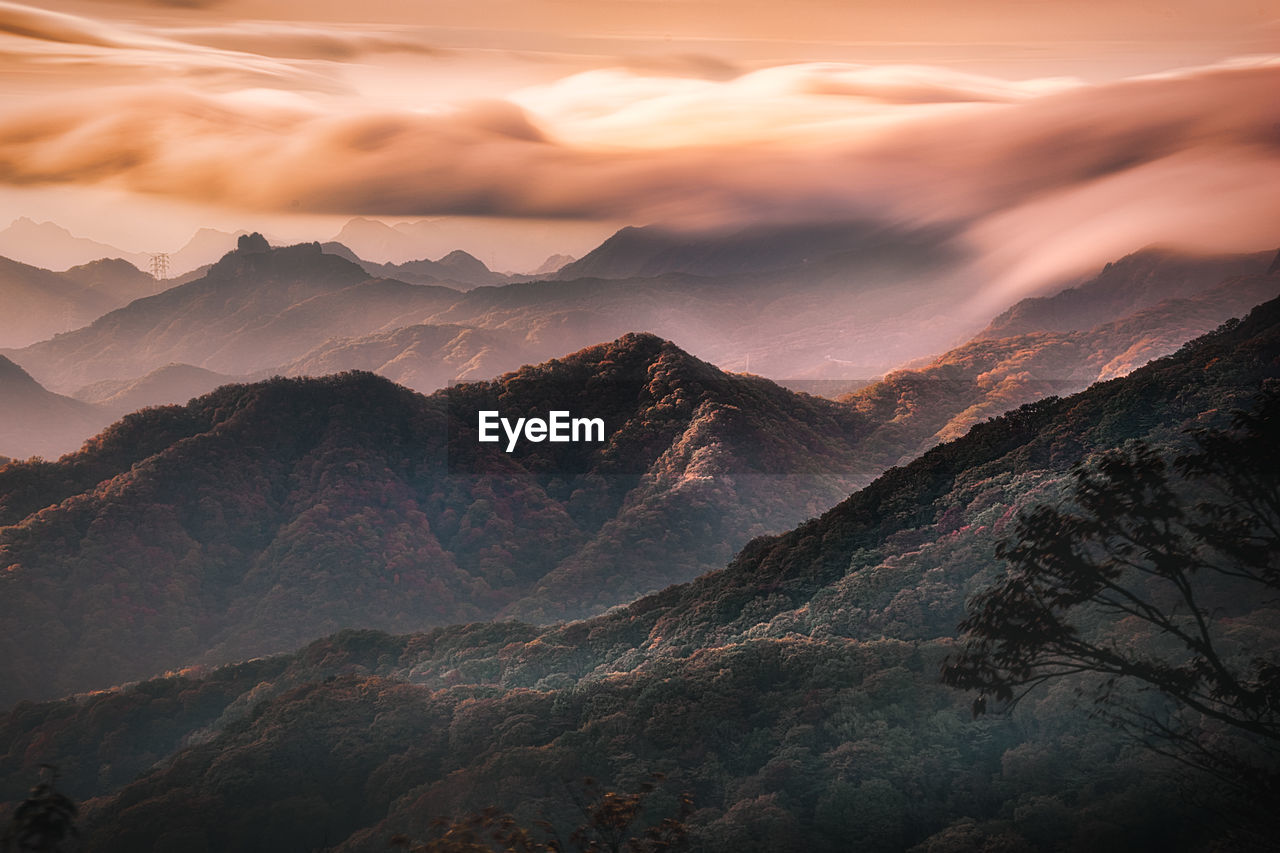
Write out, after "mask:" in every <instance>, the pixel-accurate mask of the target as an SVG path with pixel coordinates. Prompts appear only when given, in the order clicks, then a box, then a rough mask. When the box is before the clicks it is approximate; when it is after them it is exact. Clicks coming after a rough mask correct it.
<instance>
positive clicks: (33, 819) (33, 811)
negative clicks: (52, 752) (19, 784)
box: [0, 764, 78, 853]
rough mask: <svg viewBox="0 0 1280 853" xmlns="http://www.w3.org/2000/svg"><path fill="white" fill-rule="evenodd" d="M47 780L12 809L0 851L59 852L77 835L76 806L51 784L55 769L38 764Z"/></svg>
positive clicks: (54, 777) (7, 852)
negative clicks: (47, 775)
mask: <svg viewBox="0 0 1280 853" xmlns="http://www.w3.org/2000/svg"><path fill="white" fill-rule="evenodd" d="M41 767H42V768H43V769H44V770H45V771H47V772H48V774H49V781H47V782H41V783H40V784H38V785H36V786H35V787H34V788H32V789H31V793H30V794H29V795H28V796H27V798H26V799H25V800H23V801H22V802H21V803H19V804H18V807H17V808H16V809H14V812H13V816H12V818H11V819H10V821H9V827H8V829H7V830H6V832H5V834H4V837H3V841H2V844H0V849H3V850H4V851H6V853H9V851H12V853H58V851H62V850H65V849H67V848H66V844H67V843H68V841H69V840H70V839H72V838H75V837H76V835H78V833H77V832H76V828H75V818H76V804H75V803H73V802H72V801H71V800H70V799H69V798H68V797H66V796H65V795H63V794H60V793H59V792H58V791H57V789H56V788H54V783H55V782H57V780H58V771H57V768H56V767H53V766H52V765H49V764H44V765H41Z"/></svg>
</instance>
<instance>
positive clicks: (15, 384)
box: [0, 356, 111, 459]
mask: <svg viewBox="0 0 1280 853" xmlns="http://www.w3.org/2000/svg"><path fill="white" fill-rule="evenodd" d="M110 421H111V416H110V415H109V414H108V413H107V412H105V411H103V410H101V409H98V408H96V407H94V406H91V405H88V404H86V403H82V402H80V401H79V400H73V399H71V398H70V397H63V396H61V395H59V394H53V393H51V392H49V391H47V390H45V389H44V388H43V387H41V386H40V383H38V382H36V381H35V380H34V379H32V378H31V376H30V375H29V374H28V373H27V372H26V371H25V370H23V369H22V368H21V367H19V366H18V365H16V364H14V363H13V362H12V361H10V360H9V359H7V358H5V357H3V356H0V454H3V455H5V456H8V457H10V458H14V459H24V458H26V457H28V456H43V457H47V458H52V459H56V458H57V457H59V456H61V455H62V454H63V453H65V452H66V451H67V450H69V449H71V448H73V447H78V446H79V445H80V443H81V442H82V441H83V440H84V437H85V436H86V435H91V434H93V433H96V432H97V431H98V430H100V429H102V428H103V427H104V426H106V425H107V424H108V423H110Z"/></svg>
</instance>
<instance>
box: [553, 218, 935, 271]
mask: <svg viewBox="0 0 1280 853" xmlns="http://www.w3.org/2000/svg"><path fill="white" fill-rule="evenodd" d="M932 237H933V239H932V240H931V241H929V242H933V243H934V244H939V243H941V242H943V241H944V239H945V238H944V237H943V235H941V234H935V235H932ZM922 242H925V241H924V240H923V239H922V236H921V235H910V234H901V233H896V232H894V231H892V230H890V229H886V228H884V227H883V226H874V225H866V224H862V223H834V224H822V225H796V226H785V227H783V226H754V227H750V228H744V229H739V230H728V231H724V230H721V231H710V232H705V233H686V232H679V231H672V230H669V229H666V228H661V227H658V226H652V225H651V226H645V227H642V228H637V227H634V226H629V227H627V228H623V229H622V230H620V231H618V232H617V233H616V234H614V235H613V236H612V237H610V238H609V239H608V240H605V241H604V243H602V244H601V245H600V246H599V247H597V248H596V249H594V250H593V251H591V252H589V253H587V254H586V255H585V256H583V257H582V258H580V259H579V260H576V261H574V262H572V263H570V264H566V265H565V266H563V267H561V268H560V269H559V270H558V271H557V277H558V278H562V279H565V280H572V279H575V278H649V277H653V276H659V275H662V274H664V273H684V274H687V275H697V276H709V277H722V276H740V275H751V276H754V275H758V274H760V273H768V272H774V271H778V270H784V269H791V268H795V267H803V266H806V265H809V264H815V263H817V262H818V261H820V260H823V259H825V258H830V257H832V256H838V255H842V254H848V253H850V252H862V253H867V252H872V251H874V252H876V253H877V254H881V255H890V254H893V253H895V252H902V251H910V247H912V246H918V245H919V244H920V243H922Z"/></svg>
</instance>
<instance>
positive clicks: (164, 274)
mask: <svg viewBox="0 0 1280 853" xmlns="http://www.w3.org/2000/svg"><path fill="white" fill-rule="evenodd" d="M151 277H152V278H154V279H155V280H156V283H157V284H159V283H160V282H162V281H164V280H165V279H167V278H168V277H169V254H168V252H156V253H155V254H154V255H152V256H151Z"/></svg>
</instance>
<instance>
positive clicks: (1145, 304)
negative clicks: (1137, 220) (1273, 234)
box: [979, 248, 1275, 338]
mask: <svg viewBox="0 0 1280 853" xmlns="http://www.w3.org/2000/svg"><path fill="white" fill-rule="evenodd" d="M1274 257H1275V255H1274V254H1272V253H1266V252H1262V253H1257V254H1252V255H1219V256H1211V257H1199V256H1188V255H1184V254H1180V253H1178V252H1173V251H1169V250H1163V249H1158V248H1151V249H1145V250H1143V251H1141V252H1135V253H1134V254H1131V255H1126V256H1125V257H1123V258H1121V259H1120V260H1118V261H1115V262H1114V263H1109V264H1107V265H1106V267H1105V268H1104V269H1103V270H1102V272H1100V273H1099V274H1098V275H1096V276H1094V277H1093V278H1091V279H1089V280H1088V281H1086V282H1084V283H1082V284H1080V285H1078V286H1076V287H1071V288H1067V289H1066V290H1063V291H1061V292H1059V293H1056V294H1053V295H1051V296H1041V297H1034V298H1031V299H1023V300H1022V301H1020V302H1018V303H1017V304H1015V305H1014V306H1013V307H1011V308H1010V309H1009V310H1008V311H1005V312H1004V313H1003V314H1001V315H999V316H998V317H996V318H995V319H994V320H992V321H991V323H990V325H989V326H988V327H987V328H986V329H985V330H984V331H983V332H982V333H981V334H980V335H979V337H984V338H1000V337H1008V336H1010V335H1019V334H1023V333H1026V332H1041V331H1044V332H1072V331H1083V330H1085V329H1090V328H1092V327H1094V326H1097V325H1100V324H1102V323H1106V322H1109V321H1111V320H1116V319H1119V318H1121V317H1124V316H1126V315H1128V314H1132V313H1133V312H1135V311H1140V310H1142V309H1143V308H1150V307H1152V306H1153V305H1155V304H1156V303H1159V302H1162V301H1164V300H1166V299H1177V298H1180V297H1188V296H1194V295H1196V294H1198V293H1202V292H1204V291H1205V290H1208V289H1209V288H1211V287H1213V286H1215V285H1217V284H1218V283H1219V282H1222V281H1224V280H1226V279H1229V278H1235V277H1237V276H1248V275H1264V274H1267V265H1268V263H1269V262H1270V261H1271V260H1272V259H1273V258H1274Z"/></svg>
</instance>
